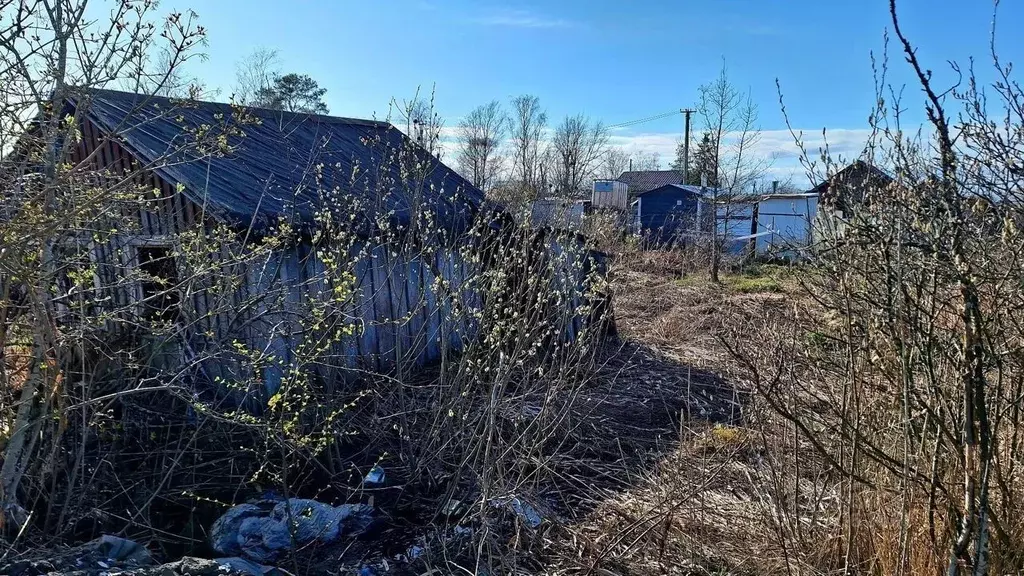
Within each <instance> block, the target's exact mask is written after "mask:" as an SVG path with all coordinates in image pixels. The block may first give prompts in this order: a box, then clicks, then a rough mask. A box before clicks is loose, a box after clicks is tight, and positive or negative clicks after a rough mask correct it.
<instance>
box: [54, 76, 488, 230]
mask: <svg viewBox="0 0 1024 576" xmlns="http://www.w3.org/2000/svg"><path fill="white" fill-rule="evenodd" d="M79 103H80V104H82V105H83V107H85V108H86V109H85V110H84V111H85V113H86V114H87V115H88V117H89V118H90V119H92V120H93V122H95V123H96V124H97V125H98V126H99V128H100V129H101V130H103V131H104V132H106V133H108V134H112V135H114V136H115V137H116V138H117V139H118V141H119V142H121V144H122V145H124V146H125V147H127V148H128V149H129V150H130V151H131V152H132V154H134V155H135V156H136V157H137V159H138V160H139V161H140V162H142V163H143V164H144V165H151V167H152V168H153V171H154V172H156V173H157V174H158V175H159V176H161V177H162V178H163V179H165V180H166V181H168V182H169V183H171V184H172V185H182V186H183V187H184V188H183V190H182V193H183V194H185V195H186V196H187V197H188V198H189V199H190V200H192V201H193V202H196V203H197V204H201V205H205V206H207V207H208V210H209V211H211V212H213V213H214V214H215V215H217V216H218V217H220V218H222V219H224V220H226V221H229V222H233V223H236V224H241V225H248V224H249V223H250V222H252V223H254V225H255V226H256V227H257V228H260V227H263V226H266V225H268V224H270V223H272V222H275V221H277V220H278V218H279V217H282V216H283V217H285V218H288V219H290V220H291V221H293V222H297V223H300V224H302V223H309V222H310V221H311V219H312V217H313V215H314V213H315V211H316V210H318V209H319V208H320V207H322V206H323V205H324V204H325V203H326V204H329V205H331V206H333V207H335V208H336V209H339V210H348V211H350V212H351V211H352V210H355V212H357V214H358V215H359V216H360V217H361V218H360V219H359V222H358V226H360V230H362V231H366V230H367V228H366V226H372V223H373V222H374V221H375V220H376V218H383V219H385V220H387V221H390V222H392V223H396V224H400V225H406V224H408V223H409V217H410V214H411V208H410V206H411V205H413V203H414V202H416V201H417V200H418V201H419V202H420V203H421V206H422V207H423V208H424V209H426V210H428V211H430V212H432V213H433V215H434V218H435V220H436V222H437V224H439V225H441V226H442V227H444V228H445V229H449V230H455V231H457V230H461V229H465V228H466V227H467V226H468V225H469V223H470V221H471V220H472V218H473V217H474V216H475V215H476V213H477V211H478V209H479V208H480V205H481V203H482V202H483V200H484V195H483V192H481V191H480V190H478V189H477V188H476V187H474V186H473V185H472V184H470V183H469V182H468V181H467V180H466V179H464V178H462V177H461V176H459V175H458V174H456V173H455V171H453V170H451V169H450V168H448V167H447V166H445V165H444V164H441V162H440V161H438V160H437V159H436V158H434V157H433V156H431V155H430V154H429V153H427V152H426V151H425V150H423V149H422V148H420V147H419V146H417V145H416V144H414V143H413V142H412V140H411V139H409V138H408V137H407V136H406V135H405V134H403V133H402V132H400V131H399V130H398V129H397V128H395V127H394V126H392V125H391V124H389V123H387V122H379V121H371V120H355V119H351V118H337V117H331V116H318V115H311V114H300V113H291V112H282V111H279V110H268V109H260V108H246V109H245V113H247V114H248V115H251V116H252V117H254V118H255V121H242V122H239V121H238V119H237V113H238V110H239V109H238V108H237V107H233V106H231V105H229V104H222V103H215V102H199V101H192V100H172V99H168V98H162V97H156V96H143V95H139V94H134V93H130V92H117V91H111V90H91V91H89V92H88V94H87V96H85V97H84V98H82V99H80V100H79ZM71 105H76V104H75V103H74V102H72V103H71ZM204 125H206V126H208V127H214V129H215V130H217V129H218V128H217V127H221V126H225V125H231V126H235V127H237V128H238V129H239V130H241V132H243V133H244V136H243V135H233V136H229V137H228V143H229V145H230V146H231V148H232V150H231V152H230V153H229V154H227V155H225V156H220V157H217V156H213V157H208V156H204V157H202V158H199V157H198V156H197V155H196V153H195V152H181V150H182V149H183V146H182V145H183V143H185V142H187V141H188V140H189V139H190V138H193V136H192V134H194V131H195V130H196V129H197V128H200V127H202V126H204ZM184 148H185V149H187V147H184ZM400 158H402V159H404V160H400ZM410 159H415V160H416V161H417V162H419V163H421V165H423V166H428V167H429V170H427V171H426V172H427V175H426V177H425V178H424V179H423V182H422V186H420V185H418V184H416V185H412V184H410V183H409V179H408V178H406V179H403V177H402V175H401V174H402V171H401V170H400V165H401V164H402V163H403V161H404V162H405V164H406V165H409V163H410V162H409V160H410ZM162 160H163V161H162ZM165 160H170V161H165ZM332 191H333V192H332ZM325 193H326V196H327V198H328V200H327V201H326V202H325V201H324V197H325ZM353 206H358V208H353Z"/></svg>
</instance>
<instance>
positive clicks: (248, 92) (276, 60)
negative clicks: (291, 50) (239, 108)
mask: <svg viewBox="0 0 1024 576" xmlns="http://www.w3.org/2000/svg"><path fill="white" fill-rule="evenodd" d="M280 75H281V57H280V54H279V53H278V51H277V50H274V49H271V48H257V49H255V50H253V51H252V53H251V54H249V55H248V56H246V57H245V58H243V59H242V60H241V61H240V62H238V64H236V65H235V86H234V98H235V101H236V102H238V103H239V104H244V105H247V106H254V105H256V102H257V99H258V98H259V96H260V94H262V93H265V92H266V91H267V90H269V89H270V88H272V87H273V85H274V79H275V78H277V77H279V76H280Z"/></svg>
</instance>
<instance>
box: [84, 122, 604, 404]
mask: <svg viewBox="0 0 1024 576" xmlns="http://www.w3.org/2000/svg"><path fill="white" fill-rule="evenodd" d="M82 128H83V130H82V135H83V138H82V141H81V143H80V144H79V148H78V150H77V151H76V154H75V156H76V160H77V161H78V162H86V161H87V162H88V163H90V164H91V165H92V166H93V168H106V169H109V170H110V171H111V172H113V173H116V174H119V175H125V174H129V175H130V176H129V178H130V179H131V180H132V181H134V182H135V183H136V184H139V185H142V186H143V187H144V188H145V189H147V190H151V191H153V192H152V193H150V194H147V195H146V196H145V199H144V200H143V201H142V202H141V203H135V202H126V203H125V206H126V207H127V206H131V207H133V208H132V210H133V211H134V212H133V213H132V214H127V213H125V214H120V215H119V217H118V218H116V219H111V226H112V227H113V226H115V225H116V224H115V223H116V222H120V223H123V222H124V221H125V219H126V218H128V219H129V220H134V221H135V222H136V223H137V226H134V227H132V229H129V230H119V231H117V232H115V233H109V231H97V232H98V234H94V237H96V238H103V240H102V241H98V242H93V241H92V240H91V239H90V242H91V244H92V245H91V254H90V257H91V258H92V259H94V261H95V263H96V264H97V269H98V276H99V278H98V279H97V286H98V288H97V289H98V291H99V292H100V295H101V296H102V297H103V298H108V299H109V300H108V301H107V304H105V305H103V304H101V305H98V306H97V312H98V311H100V308H103V307H105V308H106V309H108V310H113V309H117V310H122V311H124V310H130V309H131V307H132V305H133V302H135V301H137V300H138V298H139V297H140V292H139V291H138V286H137V283H135V282H133V281H131V280H130V278H131V270H133V269H134V268H135V267H136V266H137V262H135V261H134V259H135V247H137V246H139V245H145V244H147V243H167V245H169V246H172V247H173V248H175V249H178V248H180V246H179V245H177V244H176V242H178V241H179V239H180V238H181V235H182V234H185V233H196V232H198V233H201V234H203V235H204V240H208V241H209V242H215V240H213V239H212V238H211V237H212V235H213V233H214V229H215V228H216V227H217V226H218V222H217V221H216V220H215V219H214V218H212V217H211V216H209V215H207V214H206V212H205V210H204V207H203V206H202V205H199V204H196V203H194V202H192V201H190V200H189V199H188V198H186V197H185V196H184V195H183V194H181V193H179V192H178V191H177V189H176V187H175V184H174V183H169V182H165V181H163V180H162V179H161V178H159V177H158V176H156V175H155V174H153V173H152V172H150V171H148V170H146V168H147V167H146V166H141V165H139V164H138V162H137V161H136V160H135V159H134V158H132V156H131V154H130V153H128V152H127V151H126V150H125V149H123V148H122V147H121V146H120V145H118V143H117V142H116V141H114V140H112V139H109V138H105V137H104V136H103V135H102V134H100V133H99V131H98V130H97V129H96V128H95V127H94V126H93V125H92V124H91V123H90V122H87V121H86V122H83V127H82ZM112 178H113V177H112ZM123 178H124V176H120V177H119V178H117V180H121V179H123ZM195 192H196V191H192V196H193V197H201V194H196V193H195ZM135 207H138V209H137V210H135ZM242 249H243V248H241V247H237V246H236V247H231V246H228V245H221V247H220V249H219V250H215V251H213V252H212V253H211V257H212V260H213V262H212V264H211V268H212V269H213V270H215V271H216V273H211V274H207V275H206V276H200V277H199V279H198V280H195V279H193V277H191V276H189V275H188V271H187V270H185V271H183V272H184V273H185V275H184V276H183V278H184V279H185V282H184V284H187V285H183V286H181V289H182V292H183V293H185V294H188V295H189V297H188V298H187V299H186V301H183V302H182V315H183V317H184V318H185V325H186V326H187V330H186V331H185V333H184V334H183V338H182V339H183V340H184V345H185V352H186V353H187V354H188V355H189V356H191V357H194V358H204V357H206V358H210V359H211V360H210V361H208V362H205V363H202V364H203V368H202V370H203V372H204V374H205V375H206V377H208V378H210V379H223V380H225V381H241V380H245V379H248V378H251V377H252V376H253V375H246V374H242V373H240V372H239V366H241V365H242V363H241V362H236V361H232V354H233V352H232V347H233V345H234V343H235V342H240V343H244V345H245V346H247V347H248V348H249V349H250V350H256V351H259V352H260V353H262V354H263V355H264V357H269V358H272V361H269V362H266V363H265V364H264V366H265V368H263V370H262V372H263V373H262V374H261V375H259V376H260V379H261V380H262V382H263V388H264V391H263V392H264V393H266V394H273V393H274V392H275V391H276V390H277V389H278V387H279V386H280V383H281V380H282V378H284V377H286V374H287V371H288V368H289V367H291V366H294V364H295V363H296V362H303V361H311V362H312V363H313V364H314V365H311V366H304V367H303V368H312V369H313V370H315V371H316V372H319V373H320V374H321V375H322V376H323V377H324V379H325V380H326V381H336V380H337V378H338V377H339V376H343V375H345V374H352V373H356V374H358V373H360V371H362V370H367V371H373V372H398V373H402V372H404V371H406V370H409V369H410V368H412V367H415V366H422V365H424V364H427V363H431V362H435V361H437V360H438V359H441V358H442V357H444V355H445V354H446V353H448V352H449V351H459V350H461V349H463V348H464V346H465V345H466V344H467V342H469V341H470V340H471V339H472V338H474V337H475V336H476V333H477V328H478V326H477V324H478V320H477V317H476V313H477V312H478V311H479V310H480V309H481V307H482V306H483V304H484V302H483V299H484V295H483V294H481V291H480V290H479V288H478V286H477V284H476V283H475V282H476V279H478V278H479V273H480V272H481V270H480V269H479V268H478V266H479V265H478V264H474V263H470V262H465V261H463V260H462V258H461V256H460V252H459V251H458V250H456V249H453V248H439V249H436V250H435V251H433V252H432V253H431V252H423V253H414V254H409V253H403V252H400V251H399V252H396V251H395V250H396V249H395V248H394V247H392V246H387V245H376V246H370V245H367V244H366V243H365V242H364V243H361V244H357V245H355V246H353V247H352V249H351V253H350V254H349V255H348V258H347V260H349V261H350V262H352V263H353V264H354V266H353V269H352V272H353V274H354V276H355V280H354V286H353V290H352V291H351V294H350V296H349V297H348V298H345V299H341V300H338V301H335V297H334V296H333V292H332V291H333V287H332V286H329V285H328V283H329V280H330V278H329V276H330V275H329V274H326V273H325V270H326V269H325V266H324V263H323V262H322V261H321V259H320V258H318V257H317V255H316V251H315V250H313V249H312V247H311V245H310V244H309V242H306V241H299V242H296V243H293V244H292V245H290V246H287V247H284V248H282V249H279V250H276V251H274V252H271V253H269V254H267V255H266V256H265V257H263V258H262V259H255V258H238V257H237V255H234V256H233V255H232V251H233V250H235V251H237V250H242ZM547 249H548V251H549V254H548V255H547V257H548V258H551V259H552V263H553V266H554V274H553V275H552V280H551V281H552V282H553V285H554V287H556V288H558V289H560V290H562V291H563V293H564V294H566V295H567V301H566V302H565V306H564V310H563V314H562V317H561V318H558V319H556V321H557V322H559V323H560V324H561V326H564V335H565V338H567V339H572V338H575V337H576V336H577V334H579V331H580V330H581V329H582V326H583V322H584V318H583V316H582V313H583V312H581V311H582V310H583V298H584V296H583V287H584V283H585V277H586V274H587V273H588V269H587V263H586V262H585V259H584V258H582V257H581V251H580V250H578V249H575V247H574V249H566V247H565V246H564V245H563V243H562V241H560V240H555V239H552V240H549V241H548V243H547ZM243 262H244V264H243ZM103 298H100V299H99V300H98V301H102V300H103ZM313 306H322V307H325V308H326V309H327V312H326V317H327V318H328V319H329V320H328V321H327V322H326V324H325V325H323V326H319V327H317V328H318V329H319V330H321V331H324V332H326V333H330V332H331V331H332V330H335V329H343V328H345V327H354V329H353V330H350V331H348V332H347V333H346V334H345V335H344V336H342V337H341V338H340V339H338V340H337V341H336V342H332V344H331V346H330V348H329V350H328V351H327V352H326V353H321V352H317V353H312V352H310V351H309V350H308V349H307V350H305V352H304V347H306V348H308V347H309V346H311V343H310V342H309V341H308V337H309V335H310V334H311V333H312V332H314V330H312V327H311V326H310V321H311V318H312V316H311V314H310V311H311V310H312V307H313ZM235 359H236V360H237V357H235Z"/></svg>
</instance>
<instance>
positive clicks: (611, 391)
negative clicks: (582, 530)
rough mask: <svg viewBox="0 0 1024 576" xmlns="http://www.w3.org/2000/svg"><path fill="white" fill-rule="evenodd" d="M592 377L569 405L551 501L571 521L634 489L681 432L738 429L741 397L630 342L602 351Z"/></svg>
mask: <svg viewBox="0 0 1024 576" xmlns="http://www.w3.org/2000/svg"><path fill="white" fill-rule="evenodd" d="M598 363H599V365H598V371H597V377H596V379H595V380H594V382H592V384H591V385H590V386H589V387H587V389H586V390H585V391H584V392H583V393H582V394H581V395H580V397H579V398H577V399H575V401H574V402H573V404H572V406H573V408H572V410H573V415H572V417H573V426H572V431H571V433H570V434H569V438H567V441H569V442H575V445H573V446H566V447H565V448H567V452H568V454H571V456H572V458H573V460H574V461H573V462H571V463H570V464H568V465H567V466H566V472H565V473H564V474H563V475H561V478H562V479H563V482H560V484H561V485H560V486H559V487H558V489H557V490H556V494H551V495H549V496H555V497H556V498H557V499H560V500H561V502H562V508H563V510H565V511H566V514H567V515H568V516H569V517H570V518H579V517H581V516H583V515H585V514H586V513H587V512H588V511H589V510H591V509H592V508H593V506H594V505H595V504H597V503H598V502H599V501H600V499H602V498H604V497H607V496H608V495H609V494H610V493H613V492H616V491H621V490H626V489H628V488H630V487H631V486H633V485H635V484H636V483H637V482H638V480H639V479H640V478H642V477H643V476H644V475H645V474H646V473H647V472H649V471H651V470H653V468H654V466H656V465H657V463H658V462H659V461H660V460H662V459H663V458H664V457H665V456H666V455H668V454H670V453H672V452H673V451H674V450H675V449H676V448H677V447H678V445H679V441H680V438H682V437H683V436H684V434H685V433H686V431H687V430H688V429H690V428H692V427H696V426H707V425H709V424H736V423H739V421H740V420H741V418H742V407H743V404H744V399H745V397H746V393H745V392H744V391H742V390H740V389H738V388H737V387H735V386H733V385H732V384H730V383H728V382H726V381H725V380H723V379H722V378H721V377H720V376H719V375H717V374H714V373H712V372H708V371H706V370H702V369H698V368H695V367H692V366H689V365H686V364H684V363H680V362H678V361H676V360H673V359H671V358H669V357H667V356H665V355H663V354H661V353H660V352H658V351H657V350H655V349H653V348H651V347H648V346H645V345H643V344H640V343H637V342H634V341H629V340H627V341H621V342H615V343H609V344H607V345H606V346H605V347H604V349H603V350H602V351H601V353H600V355H599V358H598Z"/></svg>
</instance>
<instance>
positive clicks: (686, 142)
mask: <svg viewBox="0 0 1024 576" xmlns="http://www.w3.org/2000/svg"><path fill="white" fill-rule="evenodd" d="M679 111H680V112H682V113H683V116H685V117H686V130H685V131H684V134H683V184H686V183H688V182H689V181H690V114H693V110H691V109H689V108H682V109H680V110H679Z"/></svg>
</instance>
